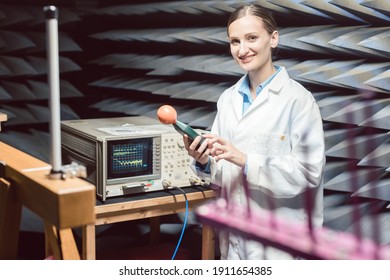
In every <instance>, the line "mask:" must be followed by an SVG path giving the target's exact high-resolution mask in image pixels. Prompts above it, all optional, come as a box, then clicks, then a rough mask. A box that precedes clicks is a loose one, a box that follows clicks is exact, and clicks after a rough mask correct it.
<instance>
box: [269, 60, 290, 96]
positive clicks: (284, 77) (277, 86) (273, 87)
mask: <svg viewBox="0 0 390 280" xmlns="http://www.w3.org/2000/svg"><path fill="white" fill-rule="evenodd" d="M281 68H282V69H280V72H279V73H278V75H276V76H275V77H274V78H273V80H272V81H271V82H270V83H269V84H268V91H270V92H272V93H274V94H278V93H279V92H280V91H281V90H282V88H283V86H284V84H285V83H286V82H287V81H288V80H289V78H290V76H289V75H288V73H287V70H286V67H284V66H281Z"/></svg>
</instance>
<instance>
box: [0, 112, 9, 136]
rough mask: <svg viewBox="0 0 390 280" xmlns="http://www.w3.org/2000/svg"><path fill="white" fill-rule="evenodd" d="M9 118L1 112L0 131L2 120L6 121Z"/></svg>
mask: <svg viewBox="0 0 390 280" xmlns="http://www.w3.org/2000/svg"><path fill="white" fill-rule="evenodd" d="M6 120H7V115H6V114H4V113H1V112H0V131H1V122H5V121H6Z"/></svg>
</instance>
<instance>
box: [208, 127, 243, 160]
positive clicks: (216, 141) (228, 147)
mask: <svg viewBox="0 0 390 280" xmlns="http://www.w3.org/2000/svg"><path fill="white" fill-rule="evenodd" d="M202 136H203V137H204V138H207V139H209V147H210V146H211V145H212V147H211V148H210V155H211V156H213V157H214V159H215V160H216V161H219V160H221V159H224V160H227V161H229V162H231V163H234V164H236V165H238V166H240V167H244V166H245V164H246V154H244V153H243V152H241V151H240V150H239V149H237V148H236V147H235V146H233V145H232V144H231V143H230V142H228V141H226V140H225V139H223V138H221V137H218V136H216V135H213V134H203V135H202Z"/></svg>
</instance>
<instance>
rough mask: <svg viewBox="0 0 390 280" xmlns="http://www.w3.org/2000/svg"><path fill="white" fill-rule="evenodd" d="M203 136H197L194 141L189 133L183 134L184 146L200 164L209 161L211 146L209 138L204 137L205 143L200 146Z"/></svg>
mask: <svg viewBox="0 0 390 280" xmlns="http://www.w3.org/2000/svg"><path fill="white" fill-rule="evenodd" d="M201 140H202V138H201V137H200V136H197V137H196V138H195V139H194V140H193V141H192V142H191V140H190V138H188V135H187V134H184V136H183V142H184V147H185V148H186V150H187V151H188V154H189V155H190V156H191V157H193V158H194V159H195V160H196V161H197V162H199V163H200V164H206V163H207V162H208V161H209V154H210V148H209V147H208V146H209V140H208V139H204V141H203V143H202V144H201V145H200V146H199V148H196V147H198V145H199V143H200V141H201Z"/></svg>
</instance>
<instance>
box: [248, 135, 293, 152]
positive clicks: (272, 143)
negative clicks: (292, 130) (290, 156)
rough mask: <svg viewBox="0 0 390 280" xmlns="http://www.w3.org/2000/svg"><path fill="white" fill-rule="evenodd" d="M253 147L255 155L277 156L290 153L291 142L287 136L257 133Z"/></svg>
mask: <svg viewBox="0 0 390 280" xmlns="http://www.w3.org/2000/svg"><path fill="white" fill-rule="evenodd" d="M251 146H252V150H253V152H254V153H257V154H262V155H268V156H277V155H285V154H286V153H289V141H288V137H287V135H285V134H274V133H257V134H255V135H254V137H253V143H252V145H251Z"/></svg>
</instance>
